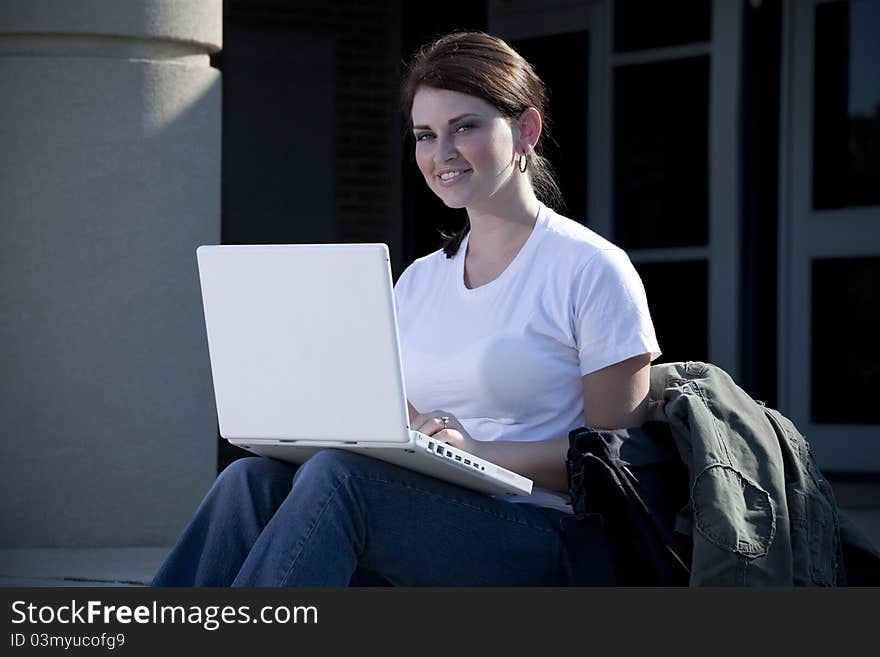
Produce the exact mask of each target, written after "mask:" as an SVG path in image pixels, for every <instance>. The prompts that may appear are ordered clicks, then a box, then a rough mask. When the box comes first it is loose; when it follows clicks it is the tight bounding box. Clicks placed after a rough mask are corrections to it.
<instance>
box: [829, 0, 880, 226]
mask: <svg viewBox="0 0 880 657" xmlns="http://www.w3.org/2000/svg"><path fill="white" fill-rule="evenodd" d="M878 62H880V0H850V1H849V2H829V3H824V4H820V5H818V6H817V7H816V53H815V76H816V78H815V85H814V97H813V115H814V123H813V207H814V208H815V209H817V210H826V209H831V208H842V207H852V206H865V205H878V204H880V74H878V70H877V65H878Z"/></svg>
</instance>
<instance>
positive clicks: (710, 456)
mask: <svg viewBox="0 0 880 657" xmlns="http://www.w3.org/2000/svg"><path fill="white" fill-rule="evenodd" d="M650 399H651V413H652V418H651V419H652V420H658V421H662V422H666V423H668V426H669V429H670V432H671V434H672V436H673V439H674V441H675V446H676V447H677V449H678V453H679V455H680V457H681V459H682V460H683V462H684V464H685V466H686V467H687V470H688V479H689V501H688V503H687V505H686V506H685V507H684V508H682V509H680V511H679V512H678V514H677V517H676V520H675V528H676V530H677V531H680V532H682V533H684V534H687V535H690V536H691V537H692V539H693V559H692V567H691V579H690V584H691V585H692V586H792V585H795V586H834V585H840V584H844V583H845V575H844V571H843V563H842V556H841V554H842V552H841V522H840V516H839V513H838V509H837V504H836V503H835V501H834V495H833V493H832V491H831V487H830V486H829V484H828V482H827V481H826V480H825V478H824V477H823V476H822V474H821V473H820V472H819V469H818V468H817V467H816V465H815V463H814V462H813V458H812V456H811V454H810V449H809V445H808V444H807V442H806V440H805V439H804V437H803V436H802V435H801V434H800V433H799V432H798V430H797V429H796V428H795V426H794V425H793V424H792V423H791V422H790V421H789V420H788V419H787V418H785V417H784V416H783V415H781V414H780V413H779V412H777V411H775V410H773V409H770V408H767V407H765V406H764V405H763V403H761V402H758V401H755V400H754V399H752V398H751V397H750V396H749V395H747V394H746V393H745V391H743V390H742V389H741V388H740V387H739V386H737V385H736V383H734V381H733V380H732V379H731V377H730V376H729V375H728V374H727V373H726V372H724V371H723V370H721V369H720V368H718V367H716V366H714V365H709V364H706V363H699V362H687V363H668V364H660V365H654V366H652V367H651V391H650ZM845 531H847V532H853V531H857V530H854V528H852V527H851V526H849V525H846V526H845ZM856 538H857V539H858V540H860V541H864V539H863V537H860V536H859V537H856ZM868 545H869V544H868Z"/></svg>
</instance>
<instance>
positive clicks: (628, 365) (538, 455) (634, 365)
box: [411, 354, 651, 491]
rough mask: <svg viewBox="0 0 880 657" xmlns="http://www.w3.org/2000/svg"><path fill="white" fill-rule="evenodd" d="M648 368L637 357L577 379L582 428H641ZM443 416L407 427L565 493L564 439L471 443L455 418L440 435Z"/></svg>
mask: <svg viewBox="0 0 880 657" xmlns="http://www.w3.org/2000/svg"><path fill="white" fill-rule="evenodd" d="M650 365H651V356H650V354H642V355H640V356H635V357H633V358H629V359H627V360H625V361H621V362H620V363H615V364H614V365H609V366H608V367H605V368H603V369H601V370H598V371H596V372H591V373H590V374H587V375H586V376H584V377H582V379H581V381H582V383H583V388H584V424H585V425H586V426H588V427H592V428H594V429H623V428H628V427H637V426H640V425H641V424H642V423H644V421H645V419H646V414H647V409H648V389H649V387H650V374H651V368H650ZM412 411H415V409H412ZM444 415H450V414H449V413H445V412H444V411H433V412H431V413H428V414H426V415H417V416H416V417H415V418H412V420H413V421H412V425H411V426H412V427H413V428H414V429H416V430H417V431H421V432H422V433H426V434H428V435H429V436H430V435H433V436H436V437H437V439H438V440H442V441H444V442H448V443H449V444H450V445H452V446H453V447H458V448H460V449H463V450H465V451H467V452H470V453H471V454H474V455H475V456H480V457H483V458H485V459H487V460H489V461H492V462H493V463H496V464H498V465H500V466H502V467H504V468H507V469H508V470H513V471H514V472H517V473H519V474H521V475H523V476H525V477H528V478H529V479H531V480H532V481H534V482H535V485H536V486H539V487H541V488H549V489H551V490H559V491H566V490H568V482H567V481H566V475H565V458H566V455H567V453H568V436H567V435H565V436H560V437H559V438H553V439H551V440H540V441H510V440H493V441H481V440H474V439H473V438H471V437H470V436H469V435H467V432H465V431H464V429H463V428H462V427H461V425H460V424H459V423H458V422H457V421H455V420H454V418H452V420H451V421H450V422H449V427H448V428H446V429H444V428H443V423H442V421H440V420H439V417H441V416H444ZM450 417H451V416H450Z"/></svg>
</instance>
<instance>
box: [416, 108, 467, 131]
mask: <svg viewBox="0 0 880 657" xmlns="http://www.w3.org/2000/svg"><path fill="white" fill-rule="evenodd" d="M469 116H474V117H476V118H480V115H479V114H474V113H472V112H469V113H467V114H461V115H460V116H456V117H455V118H452V119H449V125H452V124H453V123H457V122H458V121H461V120H462V119H466V118H467V117H469ZM430 129H431V126H428V125H414V126H413V130H430Z"/></svg>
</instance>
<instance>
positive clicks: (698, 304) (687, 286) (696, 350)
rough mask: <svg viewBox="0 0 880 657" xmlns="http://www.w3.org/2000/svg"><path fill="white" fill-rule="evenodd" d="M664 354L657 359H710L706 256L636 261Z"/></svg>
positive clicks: (674, 360) (665, 360) (658, 360)
mask: <svg viewBox="0 0 880 657" xmlns="http://www.w3.org/2000/svg"><path fill="white" fill-rule="evenodd" d="M635 267H636V271H638V272H639V276H641V278H642V282H643V283H644V284H645V293H646V294H647V295H648V307H649V308H650V310H651V319H652V320H653V321H654V330H655V331H656V332H657V341H658V342H659V343H660V349H661V350H662V351H663V355H661V356H660V358H658V359H657V362H661V363H672V362H676V361H684V360H701V361H708V360H709V342H708V327H709V320H708V317H709V315H708V299H709V296H708V281H709V276H708V272H709V267H708V263H707V262H706V261H705V260H694V261H689V262H652V263H641V264H639V263H635Z"/></svg>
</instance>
